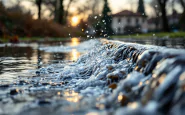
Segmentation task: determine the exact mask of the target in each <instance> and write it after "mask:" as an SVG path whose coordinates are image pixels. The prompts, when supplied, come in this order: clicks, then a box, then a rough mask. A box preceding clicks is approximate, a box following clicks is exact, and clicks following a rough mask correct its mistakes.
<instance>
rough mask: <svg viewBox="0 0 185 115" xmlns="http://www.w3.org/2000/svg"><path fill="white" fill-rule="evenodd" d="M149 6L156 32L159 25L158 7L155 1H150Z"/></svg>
mask: <svg viewBox="0 0 185 115" xmlns="http://www.w3.org/2000/svg"><path fill="white" fill-rule="evenodd" d="M150 5H151V6H152V8H153V10H154V12H155V26H156V30H157V29H159V28H158V26H159V24H160V7H159V4H158V2H157V1H156V0H152V1H151V3H150Z"/></svg>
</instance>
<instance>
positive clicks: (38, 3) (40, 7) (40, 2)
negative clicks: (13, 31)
mask: <svg viewBox="0 0 185 115" xmlns="http://www.w3.org/2000/svg"><path fill="white" fill-rule="evenodd" d="M36 4H37V8H38V19H39V20H40V19H41V9H42V0H36Z"/></svg>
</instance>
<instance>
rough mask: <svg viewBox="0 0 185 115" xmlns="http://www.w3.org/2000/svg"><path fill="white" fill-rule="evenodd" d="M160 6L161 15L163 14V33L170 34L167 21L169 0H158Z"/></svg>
mask: <svg viewBox="0 0 185 115" xmlns="http://www.w3.org/2000/svg"><path fill="white" fill-rule="evenodd" d="M157 1H158V4H159V6H160V10H161V14H162V22H163V31H165V32H169V31H170V29H169V24H168V19H167V13H166V4H167V2H168V0H157Z"/></svg>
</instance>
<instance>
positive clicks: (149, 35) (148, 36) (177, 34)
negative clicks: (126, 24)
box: [111, 32, 185, 39]
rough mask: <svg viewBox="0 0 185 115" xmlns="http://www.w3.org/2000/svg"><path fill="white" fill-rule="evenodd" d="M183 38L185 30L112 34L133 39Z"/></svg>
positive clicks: (184, 37)
mask: <svg viewBox="0 0 185 115" xmlns="http://www.w3.org/2000/svg"><path fill="white" fill-rule="evenodd" d="M165 37H168V38H173V39H175V38H183V39H185V32H175V33H172V32H169V33H165V32H162V33H147V34H133V35H117V36H111V38H120V39H122V38H123V39H124V38H133V39H151V38H165Z"/></svg>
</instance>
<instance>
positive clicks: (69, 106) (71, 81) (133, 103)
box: [0, 38, 185, 115]
mask: <svg viewBox="0 0 185 115" xmlns="http://www.w3.org/2000/svg"><path fill="white" fill-rule="evenodd" d="M0 51H2V53H1V54H0V63H1V65H0V68H1V71H0V72H1V73H0V76H1V77H0V80H1V83H0V84H1V85H0V114H17V115H25V114H26V115H32V114H35V115H40V114H49V115H60V114H77V115H81V114H86V115H98V114H105V115H107V114H116V115H122V114H125V115H132V114H145V115H148V114H151V115H156V114H161V115H163V114H171V115H183V114H184V113H185V111H184V110H185V108H184V107H185V106H184V105H185V92H184V87H185V50H183V49H170V48H165V47H158V46H151V45H139V44H135V43H125V42H118V41H107V40H89V41H85V42H82V43H79V40H78V39H77V38H73V39H72V42H71V43H65V44H64V45H57V46H56V45H54V46H48V45H47V44H29V45H28V44H19V45H13V46H12V45H6V46H3V45H1V49H0ZM19 52H22V53H21V54H19Z"/></svg>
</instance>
